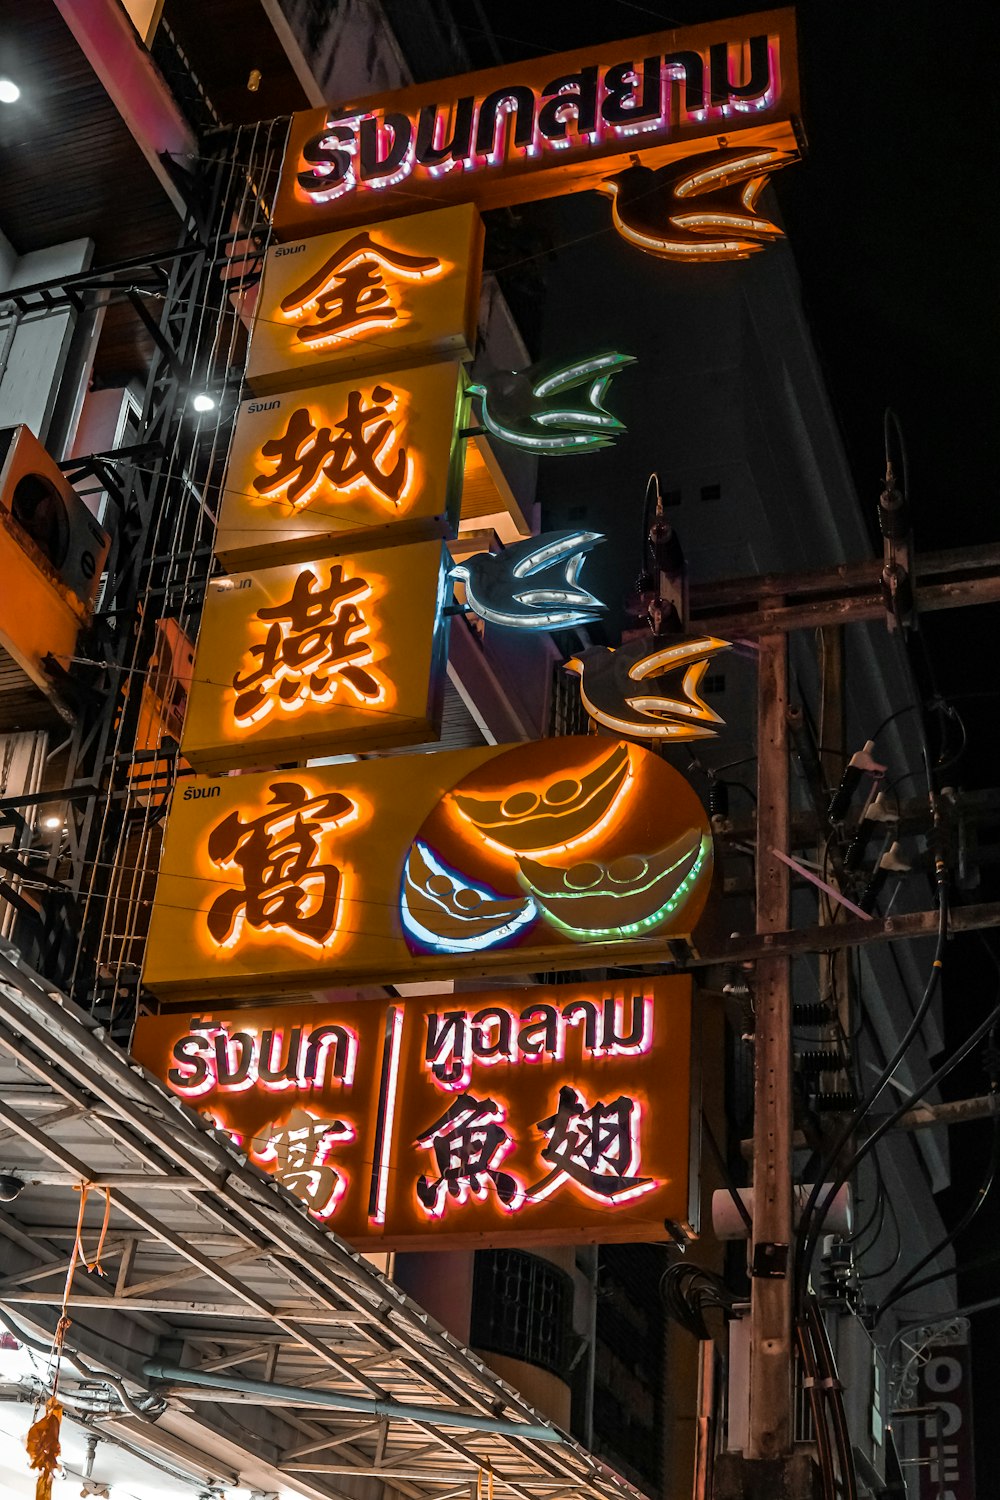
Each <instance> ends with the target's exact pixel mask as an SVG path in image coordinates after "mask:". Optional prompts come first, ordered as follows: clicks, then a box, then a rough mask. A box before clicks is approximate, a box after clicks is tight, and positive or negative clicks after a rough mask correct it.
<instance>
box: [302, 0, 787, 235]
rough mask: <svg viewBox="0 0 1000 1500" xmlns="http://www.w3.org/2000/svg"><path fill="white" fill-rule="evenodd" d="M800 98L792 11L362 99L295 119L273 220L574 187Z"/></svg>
mask: <svg viewBox="0 0 1000 1500" xmlns="http://www.w3.org/2000/svg"><path fill="white" fill-rule="evenodd" d="M797 103H798V99H797V74H796V59H795V27H794V13H793V12H792V11H791V10H779V11H771V12H766V13H763V14H758V15H753V16H749V17H746V18H745V19H742V20H741V19H736V20H730V21H722V22H718V23H713V24H711V25H705V26H698V27H690V28H686V29H685V30H683V31H674V32H662V33H658V34H654V35H651V36H645V37H640V38H636V39H634V40H633V41H629V42H617V43H609V44H604V45H602V46H600V47H597V48H587V49H583V50H580V51H575V52H569V53H564V54H562V55H560V56H557V57H544V58H540V59H533V60H531V61H529V62H524V63H519V64H515V65H513V66H509V67H504V68H500V69H495V70H493V71H490V72H483V73H471V74H466V75H464V76H462V77H458V78H452V79H447V80H444V81H438V82H435V83H433V84H429V85H422V86H419V87H415V88H409V89H403V90H399V91H398V92H396V93H392V94H388V95H384V96H382V97H380V98H366V99H358V100H353V99H352V100H348V101H346V103H345V104H344V105H343V106H342V107H340V108H338V109H336V110H332V111H331V110H324V109H319V110H310V111H307V112H305V113H303V114H300V115H296V116H295V117H294V118H293V123H292V131H291V136H290V141H289V149H288V156H287V158H286V162H285V169H284V172H283V175H282V183H281V188H280V190H279V196H278V203H277V206H276V210H275V223H276V226H277V228H278V231H279V233H280V234H282V235H283V236H286V235H289V234H291V233H292V232H293V231H295V230H300V231H301V230H304V229H305V227H306V226H307V225H309V224H314V225H315V227H317V228H318V227H323V226H325V225H327V224H330V223H334V222H342V223H345V224H346V223H351V222H361V221H363V220H365V219H369V218H372V217H374V216H375V215H377V214H392V213H407V212H412V211H413V209H414V208H415V207H419V206H421V202H423V203H429V202H434V201H456V200H457V201H470V200H471V201H474V202H478V203H479V204H480V205H481V206H484V207H486V206H493V205H495V204H498V203H503V202H516V201H520V200H523V199H525V198H532V197H541V196H546V195H548V194H549V193H552V192H560V191H563V192H565V191H572V190H574V188H578V187H583V186H592V185H593V182H592V181H588V180H581V179H588V178H589V179H592V178H594V177H595V176H600V175H601V174H602V173H605V172H607V171H608V170H609V162H610V160H612V159H613V158H615V157H622V156H626V155H630V154H634V153H635V152H637V151H642V152H643V155H644V157H645V156H647V155H650V154H653V153H656V152H657V151H659V152H660V155H661V156H662V155H663V154H664V152H665V151H670V152H673V153H674V154H678V151H679V150H680V151H681V152H682V151H683V149H684V143H685V142H686V141H687V140H689V139H690V140H697V139H699V138H703V137H705V136H709V137H712V136H716V135H718V134H719V133H720V132H721V133H723V134H726V135H727V136H731V135H732V134H733V133H734V132H740V131H745V130H748V129H750V128H753V127H755V126H760V125H761V124H764V123H766V124H771V123H773V122H774V121H781V122H787V121H789V120H790V118H791V116H792V114H793V113H794V111H795V109H796V108H797ZM787 136H788V144H789V145H790V146H791V147H792V148H793V149H794V135H793V134H792V132H791V130H790V129H789V130H788V131H787ZM657 159H659V158H657ZM554 172H559V173H560V174H561V176H562V178H563V180H562V181H560V182H556V183H555V184H553V182H552V181H551V178H552V176H553V173H554ZM574 179H576V180H574ZM415 200H416V201H415ZM376 205H377V206H376Z"/></svg>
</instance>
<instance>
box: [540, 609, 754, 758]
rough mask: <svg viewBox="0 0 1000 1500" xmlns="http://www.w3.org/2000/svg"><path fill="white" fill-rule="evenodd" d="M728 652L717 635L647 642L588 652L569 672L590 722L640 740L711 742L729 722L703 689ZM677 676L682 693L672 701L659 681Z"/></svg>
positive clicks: (570, 665) (570, 664)
mask: <svg viewBox="0 0 1000 1500" xmlns="http://www.w3.org/2000/svg"><path fill="white" fill-rule="evenodd" d="M729 646H730V642H729V641H720V640H718V639H717V638H716V637H715V636H712V635H703V636H699V637H698V638H697V639H695V640H682V641H676V640H675V641H666V642H664V641H663V640H661V641H660V642H657V641H655V640H654V641H650V639H649V638H648V637H646V638H643V639H640V640H636V641H630V642H629V643H628V645H627V646H622V647H620V648H619V649H618V650H617V651H615V650H613V649H612V648H611V647H610V646H589V647H588V648H587V650H586V651H582V652H581V653H580V655H579V656H573V657H571V658H570V660H569V661H567V662H566V663H565V667H566V670H567V672H573V673H574V674H575V675H576V676H577V677H579V678H580V698H581V700H582V702H583V706H584V708H585V709H586V710H587V712H588V714H589V715H590V717H591V718H592V719H596V720H597V722H598V723H599V724H603V725H605V726H606V727H607V728H608V729H612V730H614V731H615V732H616V733H618V734H627V735H631V736H633V737H634V738H636V739H655V740H701V739H709V738H712V737H714V736H715V734H716V733H717V730H716V729H715V727H714V726H715V725H717V724H723V722H724V721H723V720H722V719H721V718H720V717H719V715H718V714H717V713H716V712H715V710H714V709H712V708H710V707H709V706H708V704H707V703H705V702H704V701H703V699H702V698H701V697H700V695H699V692H698V689H699V687H700V685H701V680H702V678H703V677H704V675H705V673H706V671H707V670H708V664H709V662H710V661H711V659H712V657H713V656H717V655H718V653H719V652H720V651H727V650H728V649H729ZM676 671H680V672H683V674H684V675H683V677H682V678H681V682H680V692H679V693H677V692H675V695H674V696H670V695H669V694H668V693H667V692H665V691H664V690H663V684H662V683H661V682H660V681H659V679H660V678H661V677H663V676H664V675H665V674H666V673H667V672H676ZM649 679H654V680H653V681H649Z"/></svg>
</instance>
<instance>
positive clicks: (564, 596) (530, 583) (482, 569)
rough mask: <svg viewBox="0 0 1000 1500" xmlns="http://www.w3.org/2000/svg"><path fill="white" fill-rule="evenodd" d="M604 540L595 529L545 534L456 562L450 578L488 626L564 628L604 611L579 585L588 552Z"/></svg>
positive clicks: (518, 628)
mask: <svg viewBox="0 0 1000 1500" xmlns="http://www.w3.org/2000/svg"><path fill="white" fill-rule="evenodd" d="M603 541H604V537H603V536H601V534H600V533H599V532H597V531H546V532H543V533H542V535H541V536H536V537H529V538H527V540H526V541H523V542H517V543H515V544H514V546H512V547H505V548H504V550H503V551H502V552H481V553H479V554H478V555H477V556H475V557H470V558H469V559H468V560H467V561H466V562H462V563H456V564H455V566H454V567H453V568H452V570H451V577H452V578H454V579H457V580H458V582H459V583H461V584H462V585H463V586H464V588H465V602H466V604H467V605H468V607H469V608H470V609H471V610H472V612H473V613H474V614H477V615H478V616H479V618H480V619H481V620H485V621H486V622H487V623H488V624H490V625H504V626H508V627H509V628H510V629H512V630H566V629H568V628H569V627H570V626H572V625H584V624H586V623H587V622H588V621H590V620H597V619H599V618H600V616H601V615H602V614H603V613H604V612H605V610H606V608H607V606H606V605H605V604H602V603H601V601H600V599H598V598H596V597H595V595H593V594H592V593H591V592H590V591H589V589H585V588H582V587H581V586H580V584H579V582H578V579H579V576H580V569H581V568H582V566H583V564H584V561H585V560H586V557H587V554H588V552H590V551H591V550H592V549H593V548H594V547H596V546H597V545H598V543H600V542H603ZM549 575H552V576H551V577H549Z"/></svg>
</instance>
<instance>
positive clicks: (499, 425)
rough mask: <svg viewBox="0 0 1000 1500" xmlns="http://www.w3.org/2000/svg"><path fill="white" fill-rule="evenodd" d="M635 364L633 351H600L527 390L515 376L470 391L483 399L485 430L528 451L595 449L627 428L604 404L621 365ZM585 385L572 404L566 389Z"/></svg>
mask: <svg viewBox="0 0 1000 1500" xmlns="http://www.w3.org/2000/svg"><path fill="white" fill-rule="evenodd" d="M634 364H635V359H634V358H633V356H632V355H631V354H597V355H594V356H593V357H592V358H590V359H581V360H576V361H575V362H574V363H573V364H571V365H565V366H564V367H563V368H562V369H561V370H557V371H556V372H555V374H554V375H548V376H546V377H545V378H544V379H543V380H537V381H535V382H534V384H532V385H531V386H530V388H529V389H528V390H525V389H524V381H523V379H521V380H518V379H517V377H515V378H514V380H513V381H512V382H511V381H507V382H503V383H501V382H498V381H494V382H492V389H491V388H489V387H487V386H486V385H482V384H474V385H470V386H469V394H470V395H471V396H474V397H475V398H476V400H477V401H478V402H479V416H480V420H481V421H482V424H483V426H484V428H485V429H486V431H487V432H489V433H492V435H493V436H494V437H495V438H499V439H500V441H501V442H503V443H510V444H511V445H512V446H513V447H515V448H525V449H526V450H527V451H528V452H529V453H552V454H559V453H592V452H594V451H595V450H596V449H597V448H607V447H608V446H609V445H610V444H611V443H613V442H614V441H615V439H616V438H617V436H618V434H619V433H622V432H624V431H625V425H624V423H623V422H620V421H619V420H618V418H617V417H616V416H613V415H612V413H611V412H609V411H608V410H607V409H606V408H605V406H604V398H605V396H606V395H607V390H608V386H609V385H610V384H611V381H612V379H613V378H614V376H615V375H617V373H618V371H619V370H621V369H624V367H625V366H626V365H634ZM581 387H586V391H585V394H584V395H582V396H581V397H580V398H579V405H577V406H570V405H568V404H567V394H568V393H569V392H571V391H578V390H580V389H581ZM494 408H496V410H494ZM504 408H508V412H507V413H505V412H504V410H503V409H504Z"/></svg>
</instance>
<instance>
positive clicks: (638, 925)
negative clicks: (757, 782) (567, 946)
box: [534, 838, 708, 939]
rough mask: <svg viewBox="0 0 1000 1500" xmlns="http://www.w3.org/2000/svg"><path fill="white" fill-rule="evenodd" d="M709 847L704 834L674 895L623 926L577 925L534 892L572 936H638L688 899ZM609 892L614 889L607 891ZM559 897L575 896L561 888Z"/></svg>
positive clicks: (555, 922)
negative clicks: (655, 908) (562, 890)
mask: <svg viewBox="0 0 1000 1500" xmlns="http://www.w3.org/2000/svg"><path fill="white" fill-rule="evenodd" d="M707 847H708V840H707V838H702V840H701V843H700V844H699V846H698V853H697V855H696V856H695V861H694V864H693V865H692V866H691V868H690V870H689V871H688V873H687V874H686V875H685V876H684V879H683V880H682V881H681V883H680V885H679V886H678V887H677V888H676V890H674V891H673V892H672V893H671V895H670V896H669V897H668V899H667V900H666V901H665V902H664V903H663V905H662V906H661V907H659V908H658V909H657V910H656V911H654V912H652V913H651V914H650V915H649V916H648V917H642V918H641V919H640V920H639V921H637V922H627V923H625V924H624V925H623V926H620V927H574V926H573V925H572V924H571V923H569V922H567V921H565V920H564V919H563V918H562V917H557V916H554V915H553V913H552V912H551V911H550V910H549V909H548V907H547V906H546V904H545V898H544V896H541V895H540V894H539V893H538V892H537V891H536V892H535V893H534V894H535V898H536V900H537V901H538V903H539V905H540V906H541V908H542V910H543V912H544V914H545V919H546V921H548V922H551V923H552V924H553V926H554V927H559V928H560V929H561V930H562V931H563V932H567V933H569V934H570V935H571V936H572V937H578V938H585V939H591V938H595V939H597V938H613V937H636V936H638V935H639V934H641V933H645V932H650V931H651V930H652V929H653V928H655V927H659V926H660V925H661V924H662V923H663V922H665V921H666V920H667V918H668V917H671V916H673V914H674V912H676V911H678V910H679V909H680V908H681V906H683V904H684V902H685V901H686V900H687V898H688V896H689V895H690V894H691V891H692V890H693V889H694V887H695V885H696V884H697V882H698V878H699V876H700V875H701V872H702V870H703V869H704V866H705V854H706V850H707ZM595 894H597V893H595V892H594V891H593V890H589V891H586V892H582V891H581V892H580V895H581V896H584V895H586V896H593V895H595ZM607 894H611V893H610V892H608V893H607ZM560 898H561V899H567V898H568V899H572V893H571V892H569V891H567V892H565V894H563V893H562V892H560Z"/></svg>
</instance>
